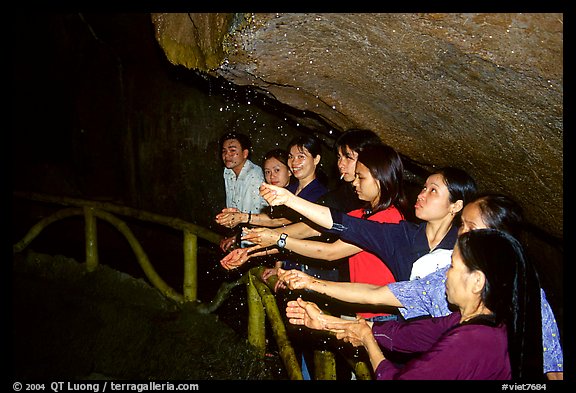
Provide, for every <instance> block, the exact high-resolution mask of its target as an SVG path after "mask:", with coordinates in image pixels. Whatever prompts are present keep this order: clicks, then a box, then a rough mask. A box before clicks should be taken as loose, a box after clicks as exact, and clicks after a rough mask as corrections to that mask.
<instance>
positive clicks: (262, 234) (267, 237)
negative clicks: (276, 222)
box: [242, 227, 280, 247]
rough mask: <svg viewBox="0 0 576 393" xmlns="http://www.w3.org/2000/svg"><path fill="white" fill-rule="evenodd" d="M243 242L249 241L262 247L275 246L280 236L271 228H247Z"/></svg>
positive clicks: (244, 231)
mask: <svg viewBox="0 0 576 393" xmlns="http://www.w3.org/2000/svg"><path fill="white" fill-rule="evenodd" d="M243 233H244V235H243V236H242V240H248V241H250V242H252V243H254V244H258V245H259V246H262V247H268V246H272V245H275V244H276V242H277V241H278V238H279V237H280V235H278V233H277V232H276V231H274V230H273V229H270V228H262V227H260V228H245V229H244V230H243Z"/></svg>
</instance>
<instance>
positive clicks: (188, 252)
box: [182, 228, 198, 302]
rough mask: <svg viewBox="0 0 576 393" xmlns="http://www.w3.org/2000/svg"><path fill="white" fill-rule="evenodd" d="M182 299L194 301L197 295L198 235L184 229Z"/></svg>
mask: <svg viewBox="0 0 576 393" xmlns="http://www.w3.org/2000/svg"><path fill="white" fill-rule="evenodd" d="M182 290H183V292H184V301H185V302H195V301H196V298H197V296H198V236H196V235H195V234H194V233H192V232H191V231H190V230H189V229H187V228H186V229H184V284H183V289H182Z"/></svg>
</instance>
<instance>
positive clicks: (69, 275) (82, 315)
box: [11, 251, 288, 380]
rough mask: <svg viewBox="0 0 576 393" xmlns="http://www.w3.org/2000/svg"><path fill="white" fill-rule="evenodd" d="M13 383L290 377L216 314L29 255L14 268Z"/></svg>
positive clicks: (141, 283) (125, 280)
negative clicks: (22, 381)
mask: <svg viewBox="0 0 576 393" xmlns="http://www.w3.org/2000/svg"><path fill="white" fill-rule="evenodd" d="M11 314H12V373H11V375H12V377H13V379H14V380H26V379H29V380H30V379H36V380H38V379H52V380H54V379H64V380H88V379H115V380H285V379H288V378H287V376H286V374H285V370H284V368H283V365H282V362H281V359H280V357H279V356H278V355H277V354H275V353H269V354H268V356H266V357H265V358H264V359H262V358H259V357H258V356H257V355H256V354H255V352H254V350H253V349H252V347H251V346H250V345H249V344H248V342H247V340H246V336H245V335H244V336H242V335H241V334H239V332H237V331H235V330H234V329H232V328H231V327H230V326H229V325H228V324H226V323H225V322H223V321H222V320H221V318H220V317H219V316H218V315H217V314H215V313H212V314H199V313H196V312H193V311H190V310H186V309H185V308H183V307H181V306H179V305H177V304H175V303H174V302H173V301H171V300H170V299H167V298H165V297H164V296H162V295H161V293H160V292H159V291H158V290H156V289H155V288H153V287H152V286H150V285H149V284H148V283H147V282H146V281H145V280H143V279H141V278H138V279H137V278H134V277H132V276H130V275H128V274H125V273H122V272H119V271H116V270H114V269H111V268H109V267H107V266H105V265H100V266H99V267H98V269H97V270H96V271H95V272H92V273H87V272H86V270H85V268H84V265H83V264H80V263H78V262H76V261H75V260H73V259H70V258H67V257H63V256H50V255H46V254H41V253H36V252H34V251H27V252H25V253H22V254H17V255H15V256H14V259H13V266H12V313H11Z"/></svg>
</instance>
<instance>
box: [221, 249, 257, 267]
mask: <svg viewBox="0 0 576 393" xmlns="http://www.w3.org/2000/svg"><path fill="white" fill-rule="evenodd" d="M248 251H250V249H249V248H237V249H235V250H232V251H231V252H229V253H228V254H227V255H226V256H225V257H224V258H222V259H221V260H220V265H222V267H223V268H224V269H226V270H232V269H236V268H238V267H240V266H242V265H243V264H245V263H246V262H248V260H249V259H250V255H248Z"/></svg>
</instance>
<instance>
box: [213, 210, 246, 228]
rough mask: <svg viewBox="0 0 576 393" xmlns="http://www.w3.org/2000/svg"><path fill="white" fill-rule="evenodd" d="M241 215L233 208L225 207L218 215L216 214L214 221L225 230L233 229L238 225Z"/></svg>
mask: <svg viewBox="0 0 576 393" xmlns="http://www.w3.org/2000/svg"><path fill="white" fill-rule="evenodd" d="M242 214H243V213H242V212H241V211H240V210H238V209H237V208H235V207H226V208H224V209H222V211H221V212H220V213H218V214H216V218H215V219H214V220H215V221H216V222H217V223H218V224H220V225H222V226H225V227H226V228H234V227H235V226H236V225H238V224H240V222H241V219H242Z"/></svg>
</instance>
